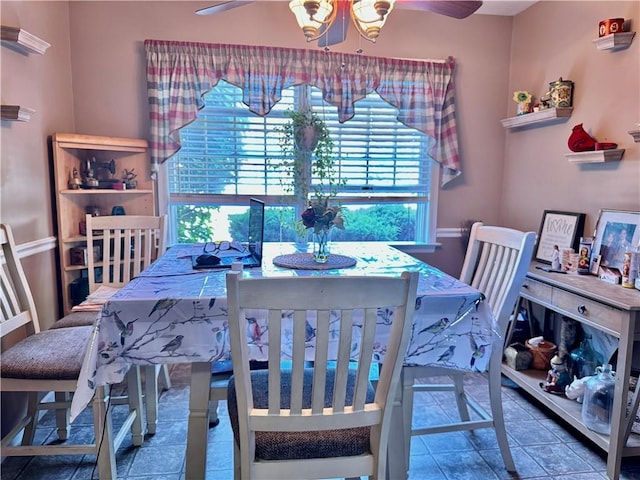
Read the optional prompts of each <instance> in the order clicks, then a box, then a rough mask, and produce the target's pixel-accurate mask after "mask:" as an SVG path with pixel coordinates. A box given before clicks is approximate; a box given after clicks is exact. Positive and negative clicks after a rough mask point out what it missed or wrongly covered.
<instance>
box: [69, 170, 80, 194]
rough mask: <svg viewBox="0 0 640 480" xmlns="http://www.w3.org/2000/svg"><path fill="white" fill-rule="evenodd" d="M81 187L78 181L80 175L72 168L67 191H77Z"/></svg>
mask: <svg viewBox="0 0 640 480" xmlns="http://www.w3.org/2000/svg"><path fill="white" fill-rule="evenodd" d="M81 186H82V180H81V179H80V174H79V173H78V169H77V168H76V167H73V172H72V174H71V178H70V179H69V189H70V190H78V189H80V187H81Z"/></svg>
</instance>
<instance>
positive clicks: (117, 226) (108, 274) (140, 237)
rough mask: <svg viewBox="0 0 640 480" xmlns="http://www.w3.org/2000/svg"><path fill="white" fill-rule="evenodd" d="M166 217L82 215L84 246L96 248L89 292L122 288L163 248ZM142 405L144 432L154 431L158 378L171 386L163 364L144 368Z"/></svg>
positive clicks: (92, 253) (90, 264) (91, 256)
mask: <svg viewBox="0 0 640 480" xmlns="http://www.w3.org/2000/svg"><path fill="white" fill-rule="evenodd" d="M166 221H167V218H166V216H158V217H154V216H147V215H111V216H98V217H92V216H91V215H87V216H86V223H87V245H89V246H90V245H93V246H94V247H97V248H98V249H99V255H100V257H99V258H100V260H98V258H97V257H96V255H95V253H98V252H96V251H95V250H91V251H90V252H88V255H87V257H88V260H89V261H88V276H89V292H95V291H96V290H97V289H98V287H99V286H100V285H104V286H108V287H116V288H118V287H124V286H125V285H126V284H127V283H128V282H129V281H130V280H131V279H133V278H134V277H136V276H138V275H139V274H140V272H141V271H143V270H144V269H145V268H147V267H148V266H149V265H151V263H152V262H153V261H154V260H155V259H156V258H158V257H159V256H160V255H162V253H163V252H164V251H165V241H166ZM99 266H102V277H101V278H100V277H98V276H97V275H96V267H99ZM144 373H145V375H144V377H145V382H144V398H145V401H144V404H145V407H146V416H147V431H148V432H149V433H151V434H154V433H156V429H157V424H158V377H159V376H161V377H162V383H163V384H164V387H165V388H167V389H169V388H171V381H170V379H169V370H168V368H167V366H166V365H149V366H146V367H144Z"/></svg>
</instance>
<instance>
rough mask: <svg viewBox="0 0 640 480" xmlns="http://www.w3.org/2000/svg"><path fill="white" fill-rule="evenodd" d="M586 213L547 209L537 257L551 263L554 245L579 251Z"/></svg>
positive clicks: (541, 225)
mask: <svg viewBox="0 0 640 480" xmlns="http://www.w3.org/2000/svg"><path fill="white" fill-rule="evenodd" d="M584 218H585V214H584V213H574V212H560V211H557V210H545V211H544V213H543V215H542V222H541V223H540V231H539V232H538V244H537V245H536V252H535V259H536V260H537V261H538V262H542V263H551V257H552V255H553V250H554V247H555V246H556V245H557V246H558V249H560V250H562V249H563V248H573V249H574V250H576V251H577V248H578V244H579V243H580V236H581V235H582V232H583V230H584Z"/></svg>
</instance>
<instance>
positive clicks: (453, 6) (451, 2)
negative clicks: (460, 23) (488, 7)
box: [396, 0, 482, 18]
mask: <svg viewBox="0 0 640 480" xmlns="http://www.w3.org/2000/svg"><path fill="white" fill-rule="evenodd" d="M481 6H482V2H481V1H472V0H470V1H467V0H448V1H447V0H423V1H411V0H407V1H402V0H399V1H398V2H397V3H396V7H399V8H408V9H411V10H423V11H425V12H432V13H439V14H440V15H446V16H447V17H453V18H467V17H468V16H469V15H471V14H472V13H473V12H475V11H476V10H478V9H479V8H480V7H481Z"/></svg>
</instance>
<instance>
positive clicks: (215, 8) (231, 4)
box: [196, 0, 253, 15]
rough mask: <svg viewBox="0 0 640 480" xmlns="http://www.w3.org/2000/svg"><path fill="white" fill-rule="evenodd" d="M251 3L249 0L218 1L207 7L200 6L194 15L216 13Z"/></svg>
mask: <svg viewBox="0 0 640 480" xmlns="http://www.w3.org/2000/svg"><path fill="white" fill-rule="evenodd" d="M250 3H253V1H251V0H228V1H226V2H219V3H216V4H215V5H211V6H209V7H205V8H201V9H199V10H196V15H214V14H216V13H220V12H224V11H226V10H231V9H232V8H236V7H244V6H245V5H249V4H250Z"/></svg>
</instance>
